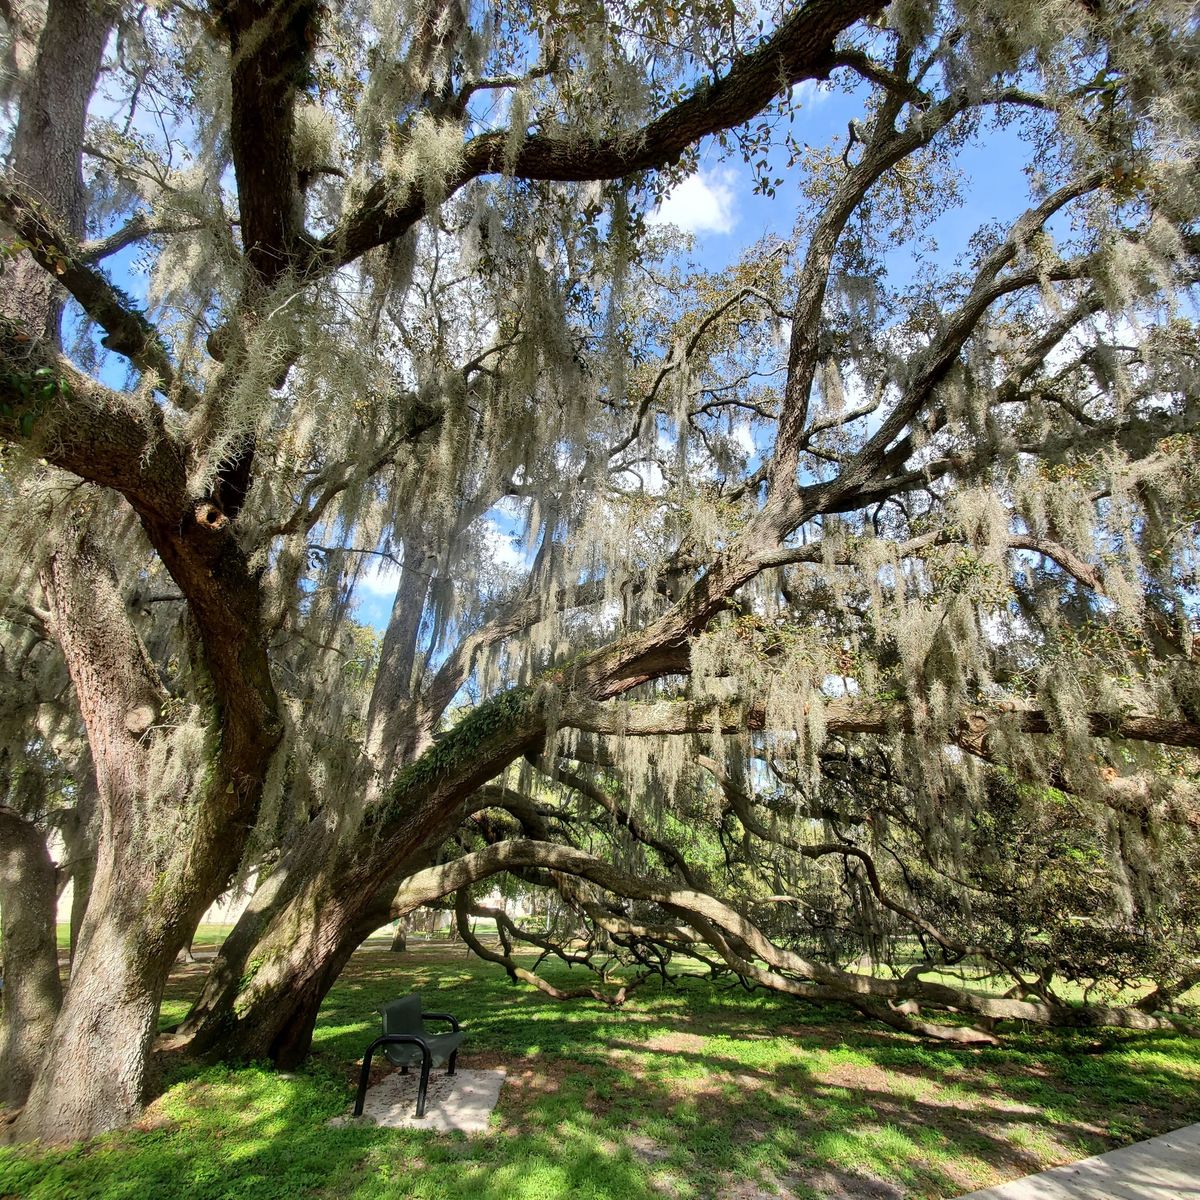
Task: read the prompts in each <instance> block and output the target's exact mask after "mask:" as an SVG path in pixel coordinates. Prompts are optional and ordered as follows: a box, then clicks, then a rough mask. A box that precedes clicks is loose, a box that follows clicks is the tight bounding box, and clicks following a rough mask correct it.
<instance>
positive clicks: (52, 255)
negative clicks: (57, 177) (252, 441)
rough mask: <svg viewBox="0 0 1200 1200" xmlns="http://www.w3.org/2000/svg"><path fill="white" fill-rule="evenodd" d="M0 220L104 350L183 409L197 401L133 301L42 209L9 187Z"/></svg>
mask: <svg viewBox="0 0 1200 1200" xmlns="http://www.w3.org/2000/svg"><path fill="white" fill-rule="evenodd" d="M0 217H2V218H3V219H4V221H5V222H6V223H7V224H8V225H10V226H11V227H12V228H13V229H14V230H15V231H16V233H17V235H18V238H19V241H18V243H17V244H16V246H12V247H9V248H8V249H9V250H10V252H11V251H13V250H16V251H20V250H25V251H28V252H29V254H31V255H32V256H33V258H34V259H36V260H37V262H38V264H39V265H40V266H41V267H42V268H43V270H45V271H46V272H47V273H49V274H50V275H51V276H53V277H54V278H55V279H56V280H57V281H58V283H59V284H61V285H62V286H63V287H64V288H66V289H67V291H68V292H70V293H71V295H72V296H73V297H74V298H75V299H76V300H77V301H78V302H79V304H80V306H81V307H82V308H83V310H84V312H86V313H87V314H88V316H89V317H91V318H92V320H93V321H95V322H96V324H97V325H99V326H100V328H101V329H103V330H104V333H105V337H104V338H103V345H104V346H105V347H106V348H107V349H109V350H113V351H116V352H117V353H118V354H123V355H124V356H125V357H126V358H128V359H129V361H130V362H131V363H133V365H134V366H135V367H137V368H138V370H140V371H143V372H145V373H148V374H152V375H154V376H155V377H156V378H157V380H158V386H159V388H160V389H161V390H162V391H164V392H165V393H167V394H168V395H170V396H171V397H172V398H173V399H175V400H176V401H177V402H179V403H180V404H181V405H182V406H183V407H188V408H190V407H193V406H194V404H195V401H196V397H195V396H194V395H193V393H192V392H191V390H190V389H189V388H188V387H187V386H186V385H184V384H183V383H182V382H180V381H177V380H176V377H175V367H174V364H173V363H172V362H171V359H170V355H169V354H168V352H167V347H166V344H165V343H164V342H163V340H162V338H161V336H160V335H159V333H158V330H157V329H155V327H154V326H153V325H152V324H151V323H150V322H149V321H148V320H147V319H146V316H145V314H144V313H142V312H140V311H139V310H138V308H137V306H136V305H135V304H134V302H133V299H132V298H131V297H130V296H129V295H127V294H126V293H125V292H123V291H122V290H121V289H120V288H119V287H117V286H116V284H114V283H113V282H112V281H111V280H110V279H109V278H108V277H107V276H106V275H104V273H103V272H101V271H98V270H97V269H96V268H94V267H93V266H91V265H90V264H89V262H88V259H87V254H86V252H85V251H84V249H83V247H82V246H81V245H80V244H79V242H78V241H77V240H76V239H75V238H74V237H73V236H72V235H71V233H70V232H69V231H68V230H67V229H66V228H65V227H64V226H63V225H62V224H61V223H60V222H59V221H58V220H56V219H55V218H54V217H53V216H52V215H51V214H50V213H49V212H47V211H46V209H44V208H43V207H42V206H41V205H39V204H37V203H36V202H35V201H33V200H32V199H30V198H29V197H28V196H25V195H23V194H22V193H21V192H20V191H18V190H17V189H15V188H14V187H13V186H12V185H11V184H9V185H8V186H5V187H3V188H0Z"/></svg>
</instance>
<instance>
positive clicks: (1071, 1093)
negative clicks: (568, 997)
mask: <svg viewBox="0 0 1200 1200" xmlns="http://www.w3.org/2000/svg"><path fill="white" fill-rule="evenodd" d="M561 974H562V975H563V976H566V974H567V973H566V971H565V968H564V969H563V971H562V972H561ZM196 986H198V980H197V979H195V978H194V977H191V976H186V977H185V976H182V975H181V977H180V978H179V979H178V980H176V981H175V982H173V984H172V988H171V990H170V991H169V993H168V997H169V1001H170V1003H171V1004H172V1005H175V1006H182V1005H183V1004H184V1003H185V1001H186V994H187V992H188V990H189V989H192V988H194V987H196ZM418 990H419V991H421V992H423V993H424V996H425V1003H426V1005H427V1007H429V1008H436V1009H440V1010H442V1011H452V1012H454V1013H455V1014H456V1015H457V1016H459V1018H460V1019H461V1020H462V1021H463V1023H464V1025H465V1026H466V1028H467V1029H468V1042H467V1048H466V1050H465V1052H464V1065H468V1066H481V1067H496V1066H502V1067H504V1068H505V1069H506V1070H507V1072H508V1082H507V1084H506V1086H505V1088H504V1090H503V1092H502V1093H501V1098H500V1104H499V1107H498V1109H497V1113H496V1116H495V1118H494V1120H493V1126H492V1128H491V1129H490V1130H489V1131H488V1133H486V1134H482V1135H477V1136H475V1137H472V1138H466V1137H464V1136H463V1135H439V1134H428V1133H424V1132H418V1131H392V1130H381V1129H376V1128H372V1127H365V1128H364V1127H347V1128H338V1129H330V1128H328V1126H327V1125H326V1122H327V1121H328V1119H329V1118H330V1117H332V1116H335V1115H339V1114H341V1113H344V1112H346V1111H347V1110H348V1107H349V1104H350V1099H351V1096H352V1090H353V1085H354V1081H355V1076H356V1063H357V1061H358V1059H359V1058H360V1056H361V1053H362V1051H363V1049H364V1047H365V1046H366V1044H367V1042H368V1041H370V1039H371V1038H372V1037H373V1036H374V1034H375V1032H376V1028H377V1026H376V1022H377V1020H378V1018H377V1017H376V1016H375V1014H374V1009H375V1007H376V1006H377V1005H378V1004H380V1003H382V1002H383V1001H385V1000H388V999H391V998H393V997H395V996H397V995H400V994H403V993H406V992H410V991H418ZM1198 1052H1200V1041H1197V1040H1195V1039H1187V1038H1180V1037H1178V1036H1174V1035H1172V1036H1170V1037H1166V1036H1162V1035H1149V1036H1147V1035H1130V1036H1126V1035H1119V1036H1117V1037H1114V1038H1112V1039H1109V1040H1108V1041H1107V1042H1106V1043H1104V1044H1103V1046H1102V1048H1101V1049H1100V1050H1097V1049H1096V1043H1095V1039H1094V1036H1093V1038H1092V1039H1091V1040H1090V1041H1089V1039H1088V1038H1085V1037H1083V1036H1082V1035H1081V1036H1075V1037H1055V1036H1047V1035H1032V1034H1027V1033H1020V1032H1018V1033H1016V1034H1014V1035H1013V1036H1012V1038H1011V1039H1010V1041H1009V1043H1008V1044H1006V1045H1005V1046H1004V1047H1003V1048H1000V1049H996V1050H983V1051H972V1050H966V1049H957V1048H951V1049H947V1048H940V1047H930V1046H927V1045H924V1044H922V1043H919V1042H917V1041H915V1040H913V1039H911V1038H907V1037H904V1036H902V1035H899V1034H896V1033H893V1032H892V1031H888V1030H882V1029H879V1028H877V1027H874V1026H871V1025H869V1024H867V1023H865V1022H864V1021H862V1020H861V1018H857V1017H855V1016H853V1015H851V1014H849V1013H847V1012H845V1011H842V1010H840V1009H837V1008H832V1007H831V1008H821V1009H810V1008H799V1007H797V1006H795V1005H794V1004H792V1003H790V1002H788V1001H787V1000H785V999H783V998H780V997H775V996H767V995H760V994H754V995H750V994H747V993H746V992H744V991H741V990H736V991H717V990H714V989H713V988H712V987H711V985H709V984H708V983H706V982H704V981H701V980H696V979H693V980H686V981H684V982H683V983H682V984H681V985H680V986H679V987H678V988H677V989H673V990H669V991H664V992H661V993H659V992H657V991H654V990H648V991H646V992H643V993H639V994H638V995H637V996H636V998H635V999H634V1000H633V1001H631V1002H630V1003H629V1004H628V1005H627V1006H626V1007H625V1008H624V1009H622V1010H619V1011H613V1010H609V1009H607V1008H605V1007H604V1006H602V1005H598V1004H594V1003H591V1002H587V1003H580V1004H578V1005H560V1004H556V1003H554V1002H553V1001H550V1000H548V999H547V998H545V997H543V996H541V995H539V994H537V993H533V992H530V991H528V990H525V989H517V988H514V987H512V986H511V985H509V984H508V982H507V980H506V979H505V978H504V977H503V975H500V974H498V973H496V972H495V971H494V970H493V969H491V968H489V967H487V966H485V965H484V964H481V963H479V962H478V961H476V960H469V959H466V958H465V957H463V955H462V952H461V950H457V951H455V950H447V949H445V948H441V947H439V948H430V949H427V950H426V949H423V950H422V951H419V952H417V953H409V954H406V955H402V956H398V955H391V954H389V953H388V952H387V951H385V950H375V949H369V950H366V951H364V952H361V953H360V954H358V955H356V956H355V958H354V959H353V960H352V962H351V965H350V966H349V967H348V969H347V971H346V972H345V974H344V975H343V978H342V979H341V980H340V981H339V983H338V985H337V986H336V987H335V988H334V989H333V991H332V992H331V993H330V995H329V997H328V999H327V1001H326V1003H325V1005H324V1007H323V1008H322V1012H321V1017H320V1021H319V1023H318V1027H317V1031H316V1036H315V1039H314V1057H313V1060H312V1062H311V1063H310V1064H309V1065H308V1066H307V1067H306V1068H305V1069H304V1070H303V1071H301V1072H298V1073H296V1074H295V1075H290V1076H289V1075H277V1074H274V1073H272V1072H270V1071H267V1070H264V1069H261V1068H256V1067H247V1068H241V1069H228V1068H211V1069H207V1070H203V1071H199V1070H195V1069H191V1068H184V1069H182V1070H178V1071H177V1072H176V1073H175V1074H174V1076H173V1077H172V1078H171V1080H170V1086H169V1087H168V1088H167V1090H166V1092H165V1093H164V1094H163V1096H162V1097H160V1098H159V1100H158V1101H157V1102H156V1103H155V1105H154V1106H153V1107H152V1109H151V1111H150V1113H149V1115H148V1121H147V1122H146V1123H144V1124H145V1125H147V1126H148V1127H147V1128H145V1129H144V1130H143V1131H141V1132H138V1131H130V1132H127V1133H123V1134H119V1135H114V1136H110V1137H108V1138H102V1139H97V1140H96V1141H95V1142H92V1143H89V1144H88V1145H86V1146H83V1147H77V1148H75V1149H72V1150H69V1151H65V1152H60V1151H53V1152H49V1153H46V1154H41V1155H39V1154H32V1153H29V1152H20V1153H18V1152H15V1151H8V1152H0V1197H9V1196H22V1197H25V1196H28V1197H30V1198H31V1200H33V1198H36V1200H60V1198H68V1197H69V1198H72V1200H74V1198H75V1197H81V1198H82V1197H96V1198H102V1200H115V1198H118V1197H121V1198H124V1197H129V1198H130V1200H132V1198H134V1197H137V1198H138V1200H142V1198H143V1197H154V1198H158V1197H164V1198H170V1197H180V1198H182V1197H188V1198H193V1197H194V1198H195V1200H227V1198H228V1200H283V1198H286V1200H294V1198H296V1197H308V1196H313V1197H330V1198H333V1197H339V1198H340V1197H352V1198H354V1200H373V1198H376V1197H379V1198H382V1197H408V1196H411V1197H429V1198H435V1197H436V1198H441V1197H447V1196H462V1197H479V1198H481V1200H557V1198H558V1197H564V1198H565V1197H572V1198H574V1197H582V1198H584V1200H587V1198H593V1200H624V1198H628V1200H650V1198H652V1197H678V1198H680V1200H693V1198H695V1200H699V1198H701V1197H721V1198H724V1200H733V1198H735V1197H736V1200H750V1198H752V1197H755V1196H765V1195H775V1194H782V1195H785V1196H787V1195H791V1196H796V1197H805V1198H814V1197H817V1196H836V1197H841V1198H844V1200H848V1198H851V1197H859V1198H862V1200H867V1198H871V1200H891V1198H894V1197H901V1196H927V1197H948V1196H955V1195H958V1194H960V1193H962V1192H965V1191H970V1190H971V1189H972V1188H973V1187H977V1186H984V1185H986V1184H988V1183H991V1182H996V1181H998V1180H999V1179H1001V1178H1009V1177H1013V1176H1016V1175H1021V1174H1025V1173H1028V1172H1030V1171H1035V1170H1039V1169H1041V1168H1042V1167H1044V1166H1046V1165H1048V1164H1049V1163H1051V1162H1054V1161H1061V1160H1063V1159H1066V1158H1071V1157H1080V1156H1083V1155H1086V1154H1088V1153H1093V1152H1096V1151H1098V1150H1102V1149H1106V1148H1108V1147H1109V1145H1110V1144H1111V1143H1112V1142H1113V1141H1126V1140H1130V1139H1131V1138H1133V1137H1136V1136H1140V1135H1141V1134H1142V1133H1144V1132H1148V1131H1157V1130H1156V1129H1155V1128H1154V1126H1155V1124H1156V1123H1160V1122H1162V1123H1168V1124H1169V1123H1173V1124H1174V1125H1178V1124H1184V1123H1186V1120H1188V1119H1195V1115H1194V1114H1196V1113H1197V1112H1200V1067H1198V1066H1197V1061H1198V1058H1200V1054H1198ZM1114 1110H1115V1111H1119V1112H1120V1114H1121V1117H1120V1119H1121V1121H1122V1122H1124V1124H1123V1125H1122V1127H1121V1128H1117V1129H1114V1128H1113V1125H1112V1114H1113V1112H1114ZM1183 1110H1190V1113H1191V1114H1192V1115H1191V1116H1190V1117H1186V1116H1185V1117H1184V1119H1182V1120H1179V1119H1176V1117H1177V1116H1178V1115H1179V1113H1180V1111H1183ZM155 1123H158V1124H159V1126H160V1127H158V1128H153V1127H152V1126H154V1125H155ZM1164 1127H1167V1124H1164Z"/></svg>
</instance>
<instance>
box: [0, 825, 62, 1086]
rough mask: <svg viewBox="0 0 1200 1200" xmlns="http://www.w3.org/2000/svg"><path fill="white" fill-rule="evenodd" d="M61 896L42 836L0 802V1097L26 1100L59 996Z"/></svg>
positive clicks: (40, 1060) (37, 830)
mask: <svg viewBox="0 0 1200 1200" xmlns="http://www.w3.org/2000/svg"><path fill="white" fill-rule="evenodd" d="M57 902H58V888H57V886H56V879H55V869H54V863H53V862H51V860H50V854H49V851H48V850H47V849H46V839H45V838H44V837H43V836H42V833H41V831H40V830H39V829H37V827H36V826H34V825H33V824H32V823H31V822H29V821H26V820H25V819H24V818H22V817H21V816H19V815H18V814H17V813H16V812H14V811H13V810H12V809H9V808H3V807H0V917H2V924H3V934H2V936H3V942H2V943H0V973H2V975H3V979H4V1012H3V1015H0V1104H3V1105H9V1106H11V1107H14V1108H15V1107H18V1106H20V1105H22V1104H24V1103H25V1098H26V1096H27V1095H28V1094H29V1089H30V1086H31V1085H32V1083H33V1080H34V1077H35V1076H36V1074H37V1071H38V1068H39V1067H40V1066H41V1062H42V1054H43V1052H44V1050H45V1048H46V1043H47V1041H48V1040H49V1038H50V1031H51V1030H52V1029H53V1028H54V1021H55V1018H56V1017H57V1016H58V1010H59V1006H60V1005H61V1003H62V987H61V985H60V983H59V975H58V947H57V945H56V942H55V910H56V908H57Z"/></svg>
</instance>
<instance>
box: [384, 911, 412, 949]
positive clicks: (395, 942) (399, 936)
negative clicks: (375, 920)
mask: <svg viewBox="0 0 1200 1200" xmlns="http://www.w3.org/2000/svg"><path fill="white" fill-rule="evenodd" d="M388 949H389V950H390V951H391V952H392V953H393V954H403V953H404V952H405V951H406V950H407V949H408V918H407V917H399V918H397V920H396V932H395V933H394V934H392V944H391V945H390V946H389V947H388Z"/></svg>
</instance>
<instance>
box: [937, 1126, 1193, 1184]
mask: <svg viewBox="0 0 1200 1200" xmlns="http://www.w3.org/2000/svg"><path fill="white" fill-rule="evenodd" d="M960 1200H1200V1124H1197V1125H1188V1126H1187V1127H1186V1128H1184V1129H1177V1130H1176V1131H1175V1132H1174V1133H1165V1134H1163V1136H1162V1137H1156V1138H1151V1139H1150V1141H1148V1142H1138V1143H1137V1144H1136V1145H1133V1146H1126V1147H1124V1149H1122V1150H1113V1151H1112V1152H1111V1153H1109V1154H1098V1155H1097V1156H1096V1157H1095V1158H1085V1159H1084V1160H1083V1161H1082V1162H1077V1163H1069V1164H1068V1165H1067V1166H1065V1167H1055V1168H1054V1169H1053V1170H1051V1171H1043V1172H1042V1173H1041V1174H1040V1175H1026V1176H1025V1178H1024V1179H1014V1180H1013V1181H1012V1183H1005V1184H1002V1185H1001V1186H1000V1187H994V1188H987V1189H986V1190H985V1191H982V1192H972V1193H971V1194H970V1195H969V1196H963V1197H961V1198H960Z"/></svg>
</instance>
